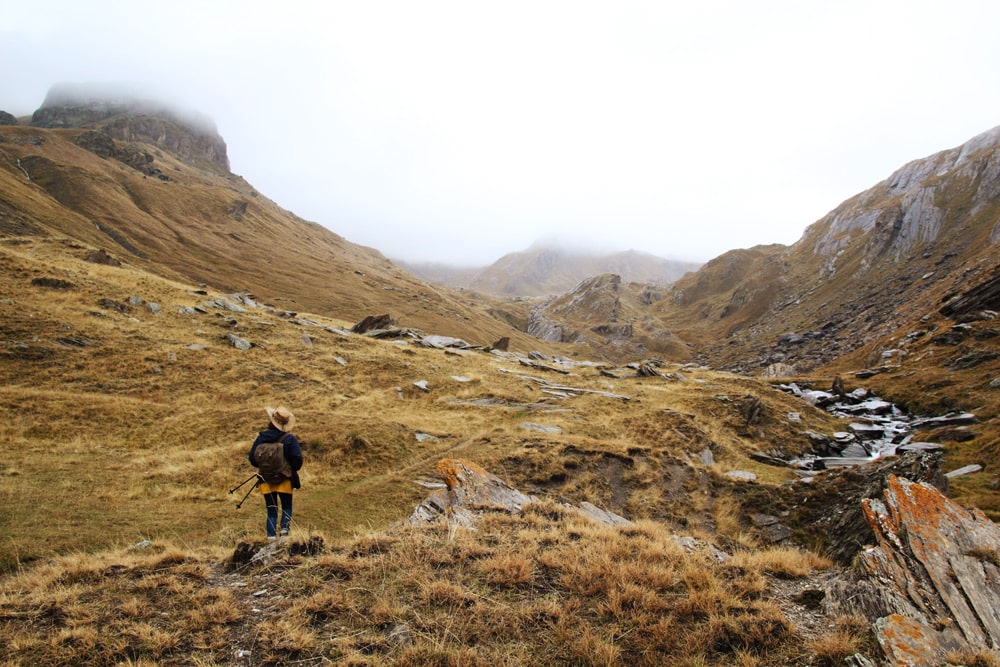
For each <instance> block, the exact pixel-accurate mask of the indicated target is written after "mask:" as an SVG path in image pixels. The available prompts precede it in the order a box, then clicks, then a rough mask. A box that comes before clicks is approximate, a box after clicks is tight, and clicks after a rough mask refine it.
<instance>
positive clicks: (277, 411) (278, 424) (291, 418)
mask: <svg viewBox="0 0 1000 667" xmlns="http://www.w3.org/2000/svg"><path fill="white" fill-rule="evenodd" d="M264 409H265V410H267V418H268V419H270V420H271V423H272V424H274V427H275V428H276V429H278V430H279V431H282V432H283V433H288V432H290V431H291V430H292V429H294V428H295V415H293V414H292V413H291V412H290V411H289V409H288V408H286V407H285V406H283V405H281V406H278V407H276V408H264Z"/></svg>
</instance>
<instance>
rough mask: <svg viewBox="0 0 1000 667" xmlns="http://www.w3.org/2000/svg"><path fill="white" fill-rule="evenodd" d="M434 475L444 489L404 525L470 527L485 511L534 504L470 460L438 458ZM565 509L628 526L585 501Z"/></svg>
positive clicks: (511, 511) (515, 509)
mask: <svg viewBox="0 0 1000 667" xmlns="http://www.w3.org/2000/svg"><path fill="white" fill-rule="evenodd" d="M435 472H436V473H437V476H438V478H439V479H441V481H442V482H443V483H444V488H439V489H436V490H435V491H433V492H432V493H431V494H430V496H428V497H427V499H426V500H424V501H423V502H422V503H420V504H419V505H417V507H416V509H414V510H413V513H412V514H411V515H410V517H409V518H408V519H406V520H405V521H404V522H403V523H404V524H406V525H425V524H429V523H436V522H438V521H442V520H443V521H446V522H447V523H448V524H449V525H458V526H464V527H472V526H474V525H475V524H476V522H477V521H478V520H479V516H480V515H481V514H482V513H484V512H506V513H509V514H517V513H519V512H520V511H521V508H523V507H524V506H525V505H527V504H528V503H530V502H535V501H537V498H535V497H534V496H528V495H525V494H524V493H521V492H520V491H518V490H517V489H515V488H514V487H512V486H510V485H508V484H507V483H506V482H504V481H503V480H501V479H500V478H499V477H497V476H496V475H493V474H492V473H489V472H487V471H486V470H484V469H483V468H481V467H480V466H478V465H476V464H475V463H472V462H471V461H461V460H459V459H441V460H440V461H438V464H437V467H436V469H435ZM564 508H565V509H568V510H572V511H575V512H577V513H578V514H582V515H584V516H586V517H588V518H590V519H592V520H594V521H597V522H600V523H605V524H608V525H612V526H618V525H623V524H627V523H629V521H628V520H627V519H625V518H624V517H621V516H619V515H617V514H615V513H614V512H609V511H607V510H604V509H601V508H599V507H596V506H595V505H592V504H590V503H587V502H584V503H581V504H580V505H579V506H568V505H566V506H564Z"/></svg>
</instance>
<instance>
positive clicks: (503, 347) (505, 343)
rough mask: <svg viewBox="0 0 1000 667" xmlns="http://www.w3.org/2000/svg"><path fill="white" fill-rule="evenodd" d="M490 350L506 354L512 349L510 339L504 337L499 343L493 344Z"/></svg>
mask: <svg viewBox="0 0 1000 667" xmlns="http://www.w3.org/2000/svg"><path fill="white" fill-rule="evenodd" d="M490 348H491V349H493V350H500V351H501V352H506V351H507V350H509V349H510V338H508V337H507V336H504V337H502V338H500V339H499V340H497V342H495V343H493V345H491V346H490Z"/></svg>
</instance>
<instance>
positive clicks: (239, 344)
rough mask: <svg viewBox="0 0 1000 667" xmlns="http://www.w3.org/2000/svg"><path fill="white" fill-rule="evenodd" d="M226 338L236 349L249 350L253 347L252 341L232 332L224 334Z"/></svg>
mask: <svg viewBox="0 0 1000 667" xmlns="http://www.w3.org/2000/svg"><path fill="white" fill-rule="evenodd" d="M226 340H227V341H229V344H230V345H232V346H233V347H235V348H236V349H237V350H249V349H250V348H251V347H253V343H251V342H250V341H248V340H247V339H246V338H241V337H239V336H237V335H236V334H233V333H230V334H226Z"/></svg>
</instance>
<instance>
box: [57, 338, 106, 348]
mask: <svg viewBox="0 0 1000 667" xmlns="http://www.w3.org/2000/svg"><path fill="white" fill-rule="evenodd" d="M56 342H57V343H59V344H60V345H66V346H67V347H94V346H95V345H97V343H96V342H95V341H93V340H91V339H90V338H87V337H86V336H64V337H62V338H57V339H56Z"/></svg>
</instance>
